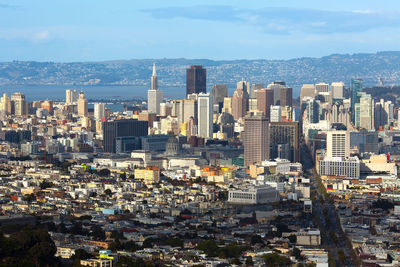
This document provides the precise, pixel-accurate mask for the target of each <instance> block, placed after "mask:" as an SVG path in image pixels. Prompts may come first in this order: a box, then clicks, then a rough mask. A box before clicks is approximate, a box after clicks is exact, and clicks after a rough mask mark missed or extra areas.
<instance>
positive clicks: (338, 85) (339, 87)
mask: <svg viewBox="0 0 400 267" xmlns="http://www.w3.org/2000/svg"><path fill="white" fill-rule="evenodd" d="M331 89H332V98H343V92H344V83H343V82H334V83H332V84H331Z"/></svg>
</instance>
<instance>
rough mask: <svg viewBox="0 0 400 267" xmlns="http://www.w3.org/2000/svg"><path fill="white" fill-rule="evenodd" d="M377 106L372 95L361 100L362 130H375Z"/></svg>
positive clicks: (365, 95)
mask: <svg viewBox="0 0 400 267" xmlns="http://www.w3.org/2000/svg"><path fill="white" fill-rule="evenodd" d="M374 111H375V104H374V99H372V97H371V95H368V94H364V95H363V96H361V98H360V128H364V129H367V130H373V129H374V116H375V114H374Z"/></svg>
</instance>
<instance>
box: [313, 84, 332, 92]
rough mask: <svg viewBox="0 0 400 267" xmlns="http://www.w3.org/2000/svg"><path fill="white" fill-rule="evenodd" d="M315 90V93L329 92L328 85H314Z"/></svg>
mask: <svg viewBox="0 0 400 267" xmlns="http://www.w3.org/2000/svg"><path fill="white" fill-rule="evenodd" d="M315 89H316V90H317V93H327V92H329V84H327V83H317V84H316V85H315Z"/></svg>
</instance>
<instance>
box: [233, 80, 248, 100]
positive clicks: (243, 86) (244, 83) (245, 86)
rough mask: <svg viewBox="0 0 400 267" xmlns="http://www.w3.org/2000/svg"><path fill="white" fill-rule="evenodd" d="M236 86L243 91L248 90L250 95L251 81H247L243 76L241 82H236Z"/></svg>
mask: <svg viewBox="0 0 400 267" xmlns="http://www.w3.org/2000/svg"><path fill="white" fill-rule="evenodd" d="M236 88H237V89H242V90H243V91H246V92H247V95H248V96H249V95H250V82H247V81H245V80H244V78H242V80H241V81H240V82H237V83H236Z"/></svg>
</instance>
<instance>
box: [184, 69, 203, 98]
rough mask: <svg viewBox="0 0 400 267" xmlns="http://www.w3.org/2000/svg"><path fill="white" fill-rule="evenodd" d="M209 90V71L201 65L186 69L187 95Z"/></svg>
mask: <svg viewBox="0 0 400 267" xmlns="http://www.w3.org/2000/svg"><path fill="white" fill-rule="evenodd" d="M206 92H207V71H206V69H203V67H202V66H201V65H192V66H190V68H189V69H187V70H186V95H189V94H198V93H206Z"/></svg>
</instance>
